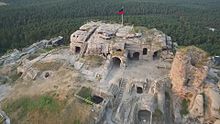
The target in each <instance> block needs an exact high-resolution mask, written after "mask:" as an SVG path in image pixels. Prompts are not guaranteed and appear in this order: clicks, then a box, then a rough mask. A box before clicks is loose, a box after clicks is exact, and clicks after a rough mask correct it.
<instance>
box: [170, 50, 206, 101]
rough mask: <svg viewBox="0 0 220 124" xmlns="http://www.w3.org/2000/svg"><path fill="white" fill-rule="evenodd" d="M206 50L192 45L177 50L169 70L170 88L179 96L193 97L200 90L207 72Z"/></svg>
mask: <svg viewBox="0 0 220 124" xmlns="http://www.w3.org/2000/svg"><path fill="white" fill-rule="evenodd" d="M207 65H208V58H207V54H206V52H204V51H203V50H201V49H199V48H196V47H194V46H190V47H186V48H182V49H180V50H179V51H177V53H176V55H175V58H174V61H173V64H172V68H171V72H170V78H171V80H172V90H173V91H174V92H175V93H177V94H179V96H181V97H193V95H194V94H196V93H197V92H199V91H200V90H201V86H202V84H203V81H204V79H205V78H206V76H207V72H208V66H207Z"/></svg>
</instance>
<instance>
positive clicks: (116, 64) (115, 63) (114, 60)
mask: <svg viewBox="0 0 220 124" xmlns="http://www.w3.org/2000/svg"><path fill="white" fill-rule="evenodd" d="M120 65H121V60H120V59H119V58H118V57H114V58H112V66H113V67H118V68H119V67H120Z"/></svg>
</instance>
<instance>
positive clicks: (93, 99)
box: [91, 95, 103, 104]
mask: <svg viewBox="0 0 220 124" xmlns="http://www.w3.org/2000/svg"><path fill="white" fill-rule="evenodd" d="M91 101H92V102H93V103H95V104H100V103H101V102H102V101H103V98H102V97H100V96H97V95H94V96H92V98H91Z"/></svg>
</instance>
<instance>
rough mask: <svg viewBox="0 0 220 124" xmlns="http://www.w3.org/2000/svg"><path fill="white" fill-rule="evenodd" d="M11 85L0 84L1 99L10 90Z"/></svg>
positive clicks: (0, 99)
mask: <svg viewBox="0 0 220 124" xmlns="http://www.w3.org/2000/svg"><path fill="white" fill-rule="evenodd" d="M10 89H11V86H9V85H7V84H4V85H0V101H2V100H3V99H4V98H5V97H6V96H7V95H8V93H9V92H10Z"/></svg>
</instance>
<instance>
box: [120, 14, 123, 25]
mask: <svg viewBox="0 0 220 124" xmlns="http://www.w3.org/2000/svg"><path fill="white" fill-rule="evenodd" d="M121 24H122V25H124V14H122V15H121Z"/></svg>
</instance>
